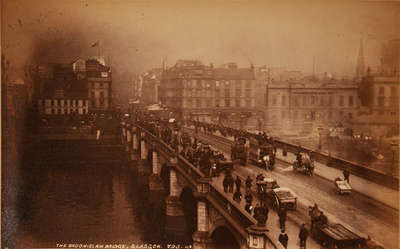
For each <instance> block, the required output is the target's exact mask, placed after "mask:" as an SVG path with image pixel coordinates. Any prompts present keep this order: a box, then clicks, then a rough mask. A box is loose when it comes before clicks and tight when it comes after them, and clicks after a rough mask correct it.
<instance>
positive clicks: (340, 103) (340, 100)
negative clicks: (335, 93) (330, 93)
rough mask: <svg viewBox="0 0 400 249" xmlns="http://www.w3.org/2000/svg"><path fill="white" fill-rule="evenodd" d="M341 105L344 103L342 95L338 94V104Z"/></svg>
mask: <svg viewBox="0 0 400 249" xmlns="http://www.w3.org/2000/svg"><path fill="white" fill-rule="evenodd" d="M343 105H344V97H343V96H339V106H343Z"/></svg>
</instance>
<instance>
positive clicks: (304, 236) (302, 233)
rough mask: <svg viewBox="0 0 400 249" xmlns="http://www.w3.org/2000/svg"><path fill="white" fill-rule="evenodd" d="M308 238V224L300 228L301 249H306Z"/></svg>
mask: <svg viewBox="0 0 400 249" xmlns="http://www.w3.org/2000/svg"><path fill="white" fill-rule="evenodd" d="M307 237H308V230H307V228H306V224H304V223H303V225H301V228H300V233H299V239H300V248H304V249H305V248H306V240H307Z"/></svg>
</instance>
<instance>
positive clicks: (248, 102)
mask: <svg viewBox="0 0 400 249" xmlns="http://www.w3.org/2000/svg"><path fill="white" fill-rule="evenodd" d="M246 107H247V108H250V107H251V100H250V99H246Z"/></svg>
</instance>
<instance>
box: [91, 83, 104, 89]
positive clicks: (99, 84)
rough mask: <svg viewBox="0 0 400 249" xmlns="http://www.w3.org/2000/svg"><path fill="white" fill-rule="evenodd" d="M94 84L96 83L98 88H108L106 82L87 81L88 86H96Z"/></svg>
mask: <svg viewBox="0 0 400 249" xmlns="http://www.w3.org/2000/svg"><path fill="white" fill-rule="evenodd" d="M96 84H97V87H99V88H108V83H96V82H93V83H89V87H90V88H96Z"/></svg>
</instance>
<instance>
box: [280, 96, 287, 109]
mask: <svg viewBox="0 0 400 249" xmlns="http://www.w3.org/2000/svg"><path fill="white" fill-rule="evenodd" d="M281 101H282V106H285V105H286V96H285V95H283V96H282V100H281Z"/></svg>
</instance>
